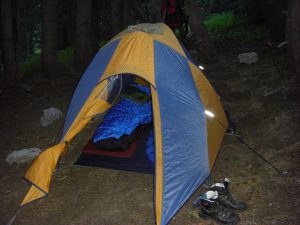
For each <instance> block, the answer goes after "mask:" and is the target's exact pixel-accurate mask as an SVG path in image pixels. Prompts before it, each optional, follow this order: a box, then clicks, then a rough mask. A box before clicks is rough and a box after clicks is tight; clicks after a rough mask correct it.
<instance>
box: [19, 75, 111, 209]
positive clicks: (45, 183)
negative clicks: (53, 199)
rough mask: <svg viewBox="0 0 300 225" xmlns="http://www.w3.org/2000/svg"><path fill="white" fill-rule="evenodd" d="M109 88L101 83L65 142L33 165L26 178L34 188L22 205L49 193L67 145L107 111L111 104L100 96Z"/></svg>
mask: <svg viewBox="0 0 300 225" xmlns="http://www.w3.org/2000/svg"><path fill="white" fill-rule="evenodd" d="M106 86H107V80H106V81H103V82H101V83H100V84H99V85H98V86H97V87H96V88H95V89H94V91H93V92H92V93H91V95H90V97H89V98H88V100H87V101H86V103H85V104H84V106H83V107H82V109H81V111H80V113H79V114H78V116H77V118H76V120H75V121H74V123H73V124H72V126H71V127H70V129H69V130H68V132H67V133H66V135H65V136H64V137H63V140H62V141H61V142H60V143H59V144H57V145H54V146H53V147H51V148H48V149H47V150H45V151H43V152H42V153H41V155H40V156H39V157H38V158H37V159H36V160H35V161H34V162H33V163H32V164H31V166H30V167H29V169H28V170H27V173H26V175H25V178H26V179H27V180H28V181H29V182H31V183H32V187H31V188H30V190H29V192H28V193H27V195H26V196H25V198H24V200H23V201H22V203H21V206H22V205H25V204H27V203H29V202H31V201H33V200H36V199H39V198H41V197H43V196H45V195H46V194H47V193H48V192H49V185H50V180H51V176H52V173H53V171H54V169H55V167H56V165H57V162H58V160H59V158H60V157H61V156H62V155H63V154H64V152H65V151H66V148H67V143H69V142H71V141H72V140H73V138H74V137H75V136H76V135H77V134H78V133H79V132H80V131H81V130H82V128H84V127H85V126H86V124H87V123H88V122H89V121H90V120H91V119H92V118H93V116H94V115H95V114H97V113H101V112H104V111H106V110H107V109H108V108H109V107H110V104H109V103H108V102H106V101H105V100H103V99H100V94H101V93H102V91H103V90H104V88H105V87H106Z"/></svg>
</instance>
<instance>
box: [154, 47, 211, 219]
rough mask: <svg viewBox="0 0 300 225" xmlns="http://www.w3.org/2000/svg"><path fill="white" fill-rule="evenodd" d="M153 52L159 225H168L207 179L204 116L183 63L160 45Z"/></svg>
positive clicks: (178, 56)
mask: <svg viewBox="0 0 300 225" xmlns="http://www.w3.org/2000/svg"><path fill="white" fill-rule="evenodd" d="M154 48H155V51H154V52H155V56H154V59H155V65H156V67H155V79H156V90H157V93H158V101H159V104H160V116H161V124H162V143H163V149H164V151H163V174H164V175H163V196H162V209H163V212H162V215H163V216H162V221H161V224H167V223H168V222H169V221H170V220H171V219H172V217H173V216H174V214H175V213H176V212H177V211H178V210H179V209H180V207H181V206H182V205H183V204H184V203H185V201H186V200H187V199H188V197H189V196H190V195H191V194H192V193H193V192H194V191H195V190H196V189H197V188H198V187H199V185H200V184H202V183H203V182H204V181H205V180H206V179H207V177H208V175H209V162H208V153H207V134H206V116H205V113H204V111H205V110H204V106H203V103H202V101H201V99H200V97H199V95H198V93H197V90H196V88H194V87H195V84H194V81H193V78H192V74H191V71H190V68H189V65H188V63H187V61H186V59H185V58H184V57H182V56H181V55H179V54H178V53H177V52H176V51H174V50H173V49H171V48H170V47H168V46H166V45H164V44H162V43H160V42H156V41H155V42H154ZM182 74H185V76H182ZM195 134H197V135H195ZM177 140H180V141H177Z"/></svg>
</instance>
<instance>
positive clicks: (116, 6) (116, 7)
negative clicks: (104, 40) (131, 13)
mask: <svg viewBox="0 0 300 225" xmlns="http://www.w3.org/2000/svg"><path fill="white" fill-rule="evenodd" d="M123 2H124V0H122V1H120V0H110V17H111V36H112V37H113V36H115V35H116V34H118V33H119V32H120V31H121V18H122V11H121V6H122V4H123Z"/></svg>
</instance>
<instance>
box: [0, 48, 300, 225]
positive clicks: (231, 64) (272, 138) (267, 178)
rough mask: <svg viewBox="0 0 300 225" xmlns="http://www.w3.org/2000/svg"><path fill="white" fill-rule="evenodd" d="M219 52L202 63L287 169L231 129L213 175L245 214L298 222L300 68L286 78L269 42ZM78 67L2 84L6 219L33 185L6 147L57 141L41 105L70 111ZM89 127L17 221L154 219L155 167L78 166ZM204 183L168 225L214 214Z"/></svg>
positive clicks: (253, 224) (241, 124) (262, 222)
mask: <svg viewBox="0 0 300 225" xmlns="http://www.w3.org/2000/svg"><path fill="white" fill-rule="evenodd" d="M251 51H255V52H257V53H258V56H259V58H260V60H259V61H258V62H257V63H255V64H251V65H245V64H239V63H238V60H237V55H238V54H239V53H243V52H251ZM220 59H221V60H220V62H219V63H217V64H214V65H212V66H209V67H208V68H207V69H206V72H205V73H206V75H207V77H208V79H209V80H211V81H212V83H213V84H214V85H215V86H216V87H217V88H218V89H219V90H220V91H221V93H222V94H223V95H224V105H225V107H226V108H227V109H228V111H229V112H230V113H231V117H232V120H233V121H234V122H235V124H236V125H237V133H238V134H242V135H243V136H244V140H245V141H246V142H247V143H248V144H249V145H251V146H252V147H254V148H255V149H256V150H257V151H258V152H259V153H260V154H262V155H263V156H264V157H265V158H267V159H268V160H270V161H271V162H272V163H273V164H274V165H276V166H277V167H278V168H280V169H286V170H287V171H288V174H287V176H282V175H279V174H278V173H277V172H276V171H275V170H274V169H272V168H271V167H270V166H269V165H267V164H266V163H265V162H264V161H262V160H261V159H260V158H259V157H258V156H257V155H255V154H254V153H252V152H251V151H249V150H248V149H247V148H246V147H245V146H243V145H242V144H240V143H239V142H238V141H237V140H236V139H235V138H234V137H232V136H225V139H224V143H223V145H222V147H221V149H220V151H219V156H218V158H217V160H216V162H215V165H214V168H213V171H212V173H211V180H212V181H222V180H223V179H224V178H225V177H228V178H229V179H230V180H231V192H232V194H233V196H235V197H236V198H238V199H241V200H243V201H245V202H247V204H248V209H247V210H246V211H244V212H241V213H240V218H241V221H240V224H244V225H270V224H275V225H277V224H288V225H296V224H299V221H300V188H299V187H300V177H299V176H300V165H299V162H300V123H299V119H300V105H299V104H300V100H299V97H298V96H299V95H298V93H299V85H298V84H299V83H297V80H296V78H295V77H293V76H290V75H289V76H287V77H286V79H284V78H283V77H282V76H281V75H280V73H278V71H277V70H276V68H275V66H274V63H273V60H272V55H271V53H270V49H269V48H268V47H266V46H257V45H255V46H251V45H249V46H246V47H245V46H244V47H240V46H239V47H235V48H228V49H221V50H220ZM279 64H284V60H280V62H279ZM79 77H80V75H79V74H74V73H72V74H71V75H67V74H66V73H64V75H59V74H58V75H57V77H56V78H55V79H53V80H51V81H49V80H47V79H46V78H43V77H42V75H41V74H34V76H31V77H27V78H26V79H23V80H22V83H21V87H20V88H19V89H17V90H2V91H1V92H2V93H1V98H0V101H1V105H0V107H1V108H0V115H1V117H0V125H1V126H0V135H1V138H0V146H1V151H0V183H1V185H0V224H6V222H7V221H8V220H9V219H10V218H11V216H12V215H13V211H14V210H15V209H16V208H17V207H18V205H19V203H20V201H21V200H22V198H23V197H24V196H25V194H26V192H27V190H28V185H27V183H26V182H25V181H24V180H23V179H22V177H23V176H24V174H25V171H26V169H27V168H28V166H29V165H30V163H25V164H13V165H8V164H7V163H6V162H5V157H6V155H7V154H9V153H10V152H11V151H13V150H19V149H22V148H29V147H38V148H41V149H44V148H46V147H48V146H49V145H51V144H53V143H54V141H55V138H56V137H57V131H58V130H59V129H60V128H61V124H62V123H63V119H61V120H59V121H57V122H55V123H53V124H52V125H50V126H48V127H46V128H43V127H41V125H40V118H41V116H42V114H43V112H42V110H43V109H46V108H49V107H57V108H59V109H60V110H62V111H63V112H66V109H67V106H68V102H69V99H70V97H71V95H72V93H73V91H74V88H75V86H76V83H77V81H78V78H79ZM89 135H90V134H88V132H82V134H80V135H79V136H78V137H77V138H76V140H75V142H74V143H73V144H72V146H71V149H70V151H69V152H70V154H67V156H66V159H65V160H64V163H63V166H62V168H61V169H60V170H59V171H58V172H56V173H55V174H54V176H53V178H52V182H51V191H50V194H49V196H48V197H47V198H43V199H41V200H39V201H35V202H34V203H32V204H29V205H28V206H26V207H24V208H23V209H22V210H21V211H20V212H19V214H18V216H17V217H16V219H15V221H14V224H16V225H17V224H21V225H23V224H25V225H40V224H41V225H42V224H50V225H124V224H125V225H146V224H147V225H148V224H154V213H153V200H152V199H153V193H152V192H153V176H152V175H145V174H136V173H129V172H122V171H114V170H108V169H101V168H88V167H75V166H71V165H72V163H73V162H74V160H76V157H78V154H79V153H80V150H81V149H82V147H83V146H84V145H85V143H86V142H87V141H88V139H89ZM204 190H205V187H204V185H203V186H202V187H200V188H199V189H198V190H197V191H196V193H194V195H192V197H191V198H190V200H189V201H187V202H186V204H185V205H184V206H183V207H182V208H181V210H180V211H179V212H178V213H177V214H176V216H175V217H174V219H173V220H172V221H171V222H170V225H208V224H210V225H212V224H215V222H213V221H210V220H204V219H203V218H199V216H198V215H197V209H194V208H193V207H192V204H191V203H192V200H194V199H195V198H196V197H197V196H198V195H200V194H201V193H202V192H203V191H204Z"/></svg>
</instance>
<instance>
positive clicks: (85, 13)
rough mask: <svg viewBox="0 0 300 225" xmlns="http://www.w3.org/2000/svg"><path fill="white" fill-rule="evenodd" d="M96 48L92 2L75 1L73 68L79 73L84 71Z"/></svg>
mask: <svg viewBox="0 0 300 225" xmlns="http://www.w3.org/2000/svg"><path fill="white" fill-rule="evenodd" d="M97 48H98V47H97V41H96V38H95V32H94V30H93V23H92V0H77V16H76V44H75V55H74V64H75V67H76V68H77V69H78V70H80V71H82V70H84V69H85V68H86V66H87V65H88V64H89V63H90V61H91V59H92V58H93V56H94V55H95V52H96V50H97Z"/></svg>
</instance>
